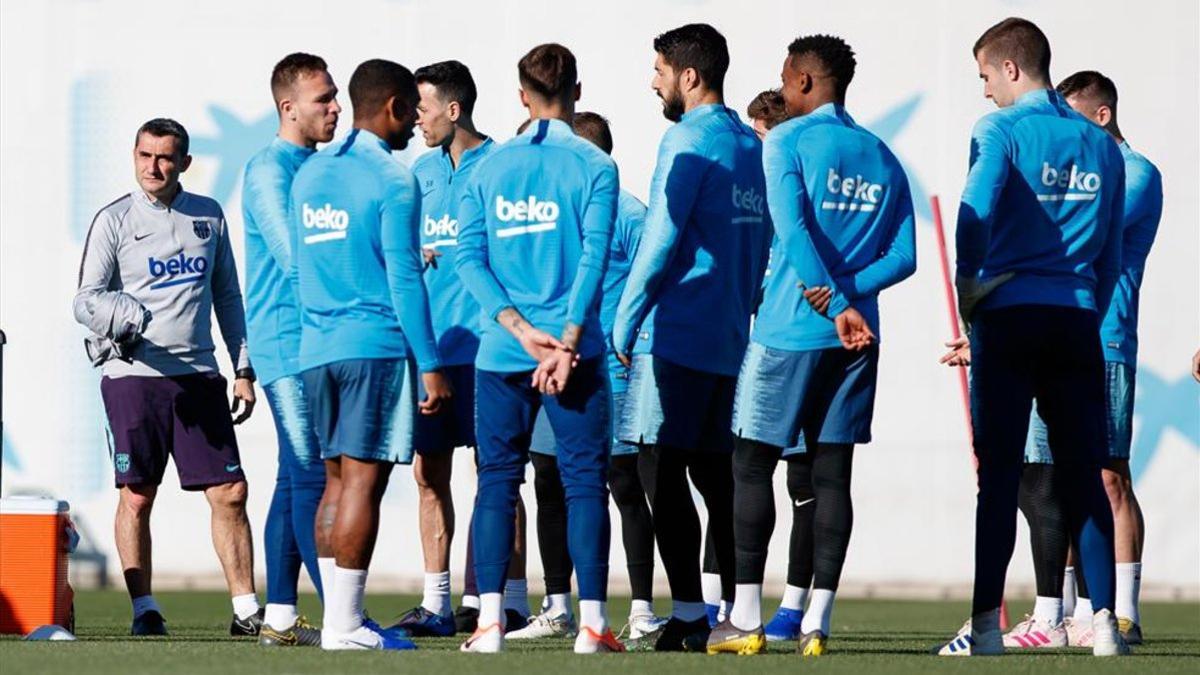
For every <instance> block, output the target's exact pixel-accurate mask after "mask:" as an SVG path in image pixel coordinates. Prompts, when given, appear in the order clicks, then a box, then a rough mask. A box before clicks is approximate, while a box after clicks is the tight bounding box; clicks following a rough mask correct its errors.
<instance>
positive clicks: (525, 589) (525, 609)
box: [504, 579, 529, 616]
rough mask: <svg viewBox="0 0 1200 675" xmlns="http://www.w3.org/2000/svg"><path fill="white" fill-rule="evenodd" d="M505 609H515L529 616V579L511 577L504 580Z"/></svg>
mask: <svg viewBox="0 0 1200 675" xmlns="http://www.w3.org/2000/svg"><path fill="white" fill-rule="evenodd" d="M504 609H515V610H516V611H517V612H518V613H520V615H521V616H529V582H528V581H526V580H525V579H509V580H508V581H505V582H504Z"/></svg>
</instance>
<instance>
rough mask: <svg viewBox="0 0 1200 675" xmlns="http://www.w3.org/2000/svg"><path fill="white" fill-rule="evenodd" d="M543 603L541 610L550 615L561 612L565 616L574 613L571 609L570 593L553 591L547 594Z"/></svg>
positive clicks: (556, 614) (557, 614)
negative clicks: (543, 606)
mask: <svg viewBox="0 0 1200 675" xmlns="http://www.w3.org/2000/svg"><path fill="white" fill-rule="evenodd" d="M543 604H544V605H545V608H544V610H543V611H545V612H546V613H547V614H549V615H550V616H559V615H563V614H565V615H567V616H574V613H573V612H572V611H571V594H570V593H553V594H551V595H547V596H546V600H545V602H544V603H543ZM579 611H580V612H582V611H583V610H582V609H581V610H579Z"/></svg>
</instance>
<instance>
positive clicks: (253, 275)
mask: <svg viewBox="0 0 1200 675" xmlns="http://www.w3.org/2000/svg"><path fill="white" fill-rule="evenodd" d="M314 152H316V151H315V150H313V149H312V148H304V147H301V146H299V145H295V144H292V143H289V142H288V141H285V140H283V139H282V138H278V137H276V138H275V139H274V140H273V141H271V144H270V145H268V146H267V147H265V148H263V149H262V150H260V151H258V153H257V154H256V155H254V157H252V158H250V161H249V162H248V163H247V164H246V172H245V174H244V175H243V177H242V219H243V220H244V221H245V224H246V234H245V237H246V238H245V242H246V332H247V338H248V345H249V348H250V360H251V362H252V363H253V364H254V370H255V372H256V373H257V374H258V381H259V382H261V383H262V384H263V385H264V386H265V385H268V384H270V383H272V382H274V381H275V380H278V379H279V378H281V377H284V376H287V375H295V374H297V373H299V372H300V364H299V358H300V307H299V304H298V303H297V302H296V290H295V288H294V287H293V284H292V280H290V279H289V278H288V270H290V269H291V265H292V244H291V234H290V232H291V220H290V213H289V210H288V205H289V200H288V198H289V195H290V193H291V190H292V178H293V177H295V175H296V171H297V170H299V168H300V165H301V164H303V163H304V160H306V159H308V158H309V156H311V155H312V154H313V153H314Z"/></svg>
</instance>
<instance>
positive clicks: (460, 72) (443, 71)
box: [413, 61, 478, 117]
mask: <svg viewBox="0 0 1200 675" xmlns="http://www.w3.org/2000/svg"><path fill="white" fill-rule="evenodd" d="M413 76H414V77H415V78H416V79H417V84H430V85H433V88H434V89H436V90H437V93H438V98H440V99H442V101H443V102H445V103H451V102H458V105H459V106H461V107H462V111H463V114H464V115H467V116H468V117H469V116H470V115H471V111H473V110H475V98H476V96H478V92H477V91H476V89H475V78H473V77H471V70H470V69H469V68H467V67H466V66H465V65H463V64H462V63H461V62H459V61H441V62H439V63H432V64H430V65H428V66H422V67H420V68H417V72H416V73H414V74H413Z"/></svg>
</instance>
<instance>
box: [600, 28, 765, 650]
mask: <svg viewBox="0 0 1200 675" xmlns="http://www.w3.org/2000/svg"><path fill="white" fill-rule="evenodd" d="M654 50H655V51H656V52H657V57H656V59H655V63H654V70H655V76H654V80H653V83H652V86H653V88H654V90H655V92H657V94H658V96H659V97H660V98H661V99H662V104H663V114H664V115H665V116H666V117H667V119H669V120H671V121H672V122H676V124H675V125H674V126H673V127H671V128H670V129H669V130H668V131H667V133H666V134H665V135H664V136H663V140H662V143H661V145H660V146H659V151H658V163H657V166H656V168H655V171H654V178H653V180H652V182H651V185H650V203H649V206H648V211H647V214H646V225H645V230H644V234H643V236H642V243H641V246H640V247H639V249H638V252H637V256H636V257H635V258H634V261H633V264H632V266H631V268H630V272H629V280H628V282H627V285H626V287H625V290H624V292H623V293H622V295H621V300H620V303H619V304H618V308H617V316H616V320H615V322H614V326H613V336H612V345H613V349H614V350H615V352H616V355H617V358H618V359H619V360H620V361H621V362H622V363H623V364H624V365H625V366H626V367H629V368H630V375H629V387H628V393H627V394H626V399H625V401H624V405H623V409H622V411H621V412H620V421H619V423H618V425H617V438H618V439H619V440H622V441H625V442H628V443H634V444H636V445H638V446H639V456H638V464H639V466H638V468H639V474H640V476H641V480H642V484H643V487H644V488H645V490H646V496H647V498H648V499H649V502H650V508H651V511H652V512H653V513H654V514H655V518H656V519H657V518H658V517H659V514H662V517H663V518H665V519H666V520H664V521H663V522H668V521H669V522H670V523H671V525H670V527H659V528H657V533H656V534H657V537H658V546H659V553H660V554H661V555H662V558H663V566H664V567H665V568H666V571H667V579H668V580H669V582H670V586H671V597H672V600H673V607H672V612H671V619H670V620H669V621H668V622H667V623H666V625H665V626H664V627H663V628H662V630H661V631H659V633H658V634H657V635H654V636H648V637H647V640H646V642H645V644H646V645H647V646H648V643H649V640H651V639H653V641H654V649H656V650H658V651H680V650H701V649H703V648H704V645H705V642H706V641H707V639H708V633H709V623H708V619H707V617H706V616H705V607H704V601H703V593H702V590H701V582H700V542H701V535H700V519H699V516H698V515H697V513H696V507H695V504H694V503H693V501H692V495H691V490H690V487H689V485H688V476H689V474H690V476H691V479H692V481H693V482H694V483H695V485H696V488H697V489H698V490H699V491H700V494H701V495H702V496H703V498H704V500H705V504H706V506H707V510H708V516H709V527H710V529H711V530H712V536H713V543H714V545H715V546H716V552H717V560H718V563H719V567H720V570H721V576H722V582H723V584H722V585H723V587H724V588H723V591H724V592H723V593H722V595H723V596H724V597H725V598H726V599H730V598H732V596H733V590H734V588H733V476H732V468H731V463H730V456H731V453H732V450H733V436H732V434H731V433H730V429H729V424H730V418H731V413H732V410H733V394H734V387H735V385H736V379H737V373H738V368H739V366H740V364H741V359H742V354H743V352H744V351H745V349H746V343H747V341H748V334H749V328H750V314H751V312H752V311H753V309H754V302H755V300H756V299H757V297H758V295H759V287H760V285H761V283H762V276H763V270H764V269H765V267H766V262H767V252H768V249H769V246H770V243H771V226H770V222H769V220H768V216H767V210H766V202H765V200H766V185H765V182H764V179H763V169H762V143H761V142H760V141H759V140H758V138H757V137H755V135H754V131H753V130H752V129H751V128H750V127H748V126H746V125H745V124H744V123H742V121H741V119H739V118H738V115H737V113H736V112H734V111H733V110H730V109H729V108H727V107H726V106H725V104H724V101H723V94H722V91H723V86H724V80H725V71H726V70H727V69H728V67H729V51H728V48H727V47H726V44H725V38H724V37H723V36H722V35H721V34H720V33H719V32H717V30H716V29H715V28H713V27H712V26H709V25H707V24H690V25H686V26H682V27H680V28H676V29H674V30H671V31H668V32H666V33H663V34H662V35H659V36H658V37H657V38H655V40H654ZM668 513H669V514H670V515H667V514H668Z"/></svg>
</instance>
